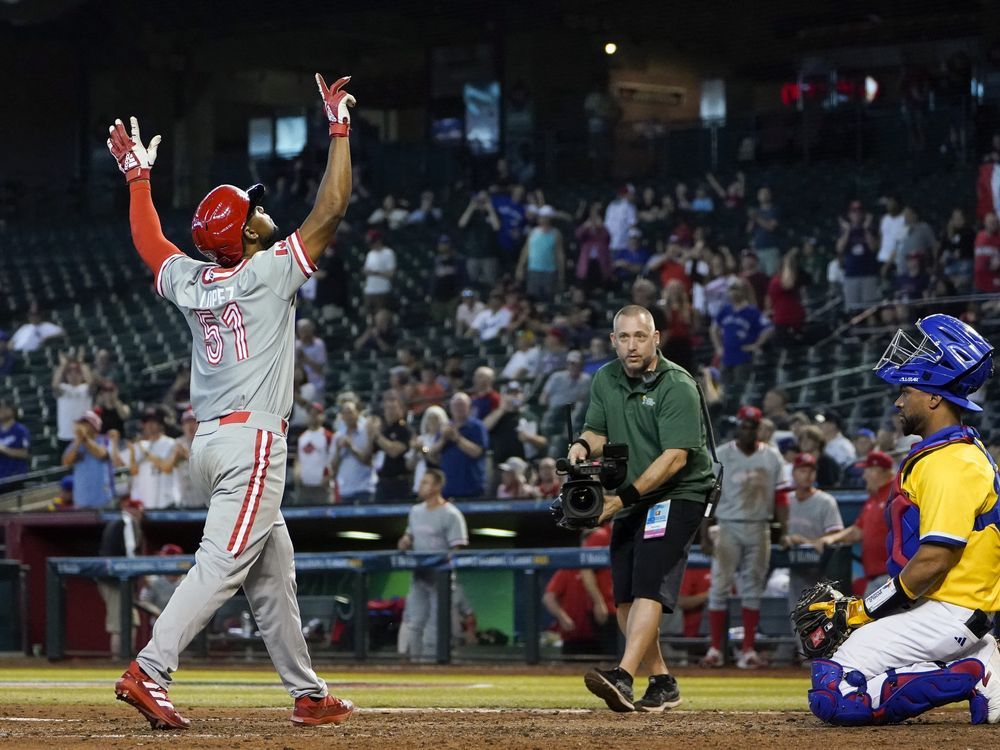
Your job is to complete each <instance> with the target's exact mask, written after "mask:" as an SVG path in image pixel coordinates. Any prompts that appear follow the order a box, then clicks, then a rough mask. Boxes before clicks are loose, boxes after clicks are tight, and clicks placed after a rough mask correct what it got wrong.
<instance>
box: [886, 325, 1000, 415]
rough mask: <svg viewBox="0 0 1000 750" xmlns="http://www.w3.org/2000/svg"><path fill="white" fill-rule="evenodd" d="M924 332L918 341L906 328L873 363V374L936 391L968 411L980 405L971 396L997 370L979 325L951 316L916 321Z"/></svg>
mask: <svg viewBox="0 0 1000 750" xmlns="http://www.w3.org/2000/svg"><path fill="white" fill-rule="evenodd" d="M917 328H918V329H919V330H920V332H921V333H922V334H923V335H924V338H923V340H922V341H920V342H919V343H916V342H914V341H913V340H912V339H911V338H910V337H909V336H907V335H906V334H905V333H903V331H902V330H899V331H896V335H895V336H893V337H892V342H891V343H890V344H889V347H888V348H887V349H886V350H885V352H884V353H883V354H882V358H881V359H880V360H879V362H878V364H877V365H875V374H876V375H878V376H879V377H880V378H882V380H884V381H885V382H887V383H892V384H893V385H900V386H903V385H908V386H910V387H912V388H916V389H917V390H918V391H925V392H927V393H936V394H938V395H939V396H941V397H942V398H945V399H947V400H948V401H951V402H952V403H953V404H957V405H958V406H961V407H962V408H963V409H969V410H970V411H982V409H981V408H980V407H979V406H978V405H977V404H975V403H973V402H972V401H970V400H969V399H968V396H969V394H970V393H973V392H974V391H977V390H979V389H980V388H981V387H982V386H983V384H984V383H985V382H986V380H987V379H988V378H989V377H990V376H991V375H992V374H993V347H992V346H991V345H990V342H989V341H987V340H986V339H984V338H983V337H982V336H980V335H979V333H977V332H976V330H975V329H974V328H973V327H972V326H969V325H966V324H965V323H963V322H962V321H960V320H958V319H957V318H953V317H952V316H951V315H942V314H935V315H928V316H927V317H925V318H921V319H920V320H918V321H917Z"/></svg>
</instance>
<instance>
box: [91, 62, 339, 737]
mask: <svg viewBox="0 0 1000 750" xmlns="http://www.w3.org/2000/svg"><path fill="white" fill-rule="evenodd" d="M349 80H350V79H349V77H345V78H341V79H339V80H338V81H336V82H335V83H334V84H333V86H331V87H329V88H327V85H326V83H325V81H324V80H323V78H322V76H320V75H318V74H317V76H316V82H317V85H318V86H319V90H320V94H321V96H322V97H323V104H324V107H325V110H326V114H327V118H328V119H329V122H330V135H331V143H330V149H329V155H328V159H327V164H326V171H325V173H324V175H323V178H322V181H321V183H320V186H319V191H318V193H317V196H316V203H315V205H314V206H313V209H312V211H311V212H310V214H309V215H308V216H307V217H306V219H305V221H303V223H302V226H301V227H300V228H299V229H298V230H297V231H295V232H292V233H291V234H290V235H288V236H287V237H285V238H284V239H281V235H279V234H278V229H277V227H276V226H275V224H274V222H273V221H272V219H271V217H270V216H268V214H267V213H266V212H265V211H264V208H263V206H261V199H262V197H263V194H264V187H263V185H254V186H253V187H251V188H250V189H249V190H246V191H244V190H240V189H239V188H236V187H233V186H232V185H222V186H220V187H217V188H215V189H214V190H212V191H211V192H210V193H209V194H208V195H207V196H206V197H205V198H204V199H203V200H202V202H201V204H200V205H199V206H198V208H197V210H196V211H195V216H194V220H193V222H192V235H193V237H194V242H195V245H196V246H197V247H198V249H199V250H200V251H201V252H202V254H204V255H205V256H207V257H208V258H209V259H210V260H211V261H213V262H211V263H205V262H200V261H196V260H193V259H191V258H189V257H188V256H186V255H184V254H183V253H181V252H180V250H178V249H177V247H175V246H174V245H173V244H171V243H170V242H169V241H168V240H167V239H166V238H164V236H163V234H162V232H161V230H160V223H159V219H158V217H157V214H156V210H155V208H154V207H153V202H152V198H151V195H150V182H149V174H150V168H151V167H152V166H153V163H154V161H155V159H156V149H157V146H158V145H159V142H160V137H159V136H156V137H155V138H153V139H152V140H151V141H150V143H149V147H148V148H146V147H144V146H143V144H142V140H141V138H140V135H139V124H138V122H137V121H136V119H135V118H134V117H133V118H131V137H130V135H129V133H127V132H126V130H125V126H124V125H123V124H122V122H121V121H120V120H116V121H115V124H114V125H113V126H112V127H111V128H110V134H111V135H110V138H109V139H108V148H109V149H110V150H111V153H112V155H113V156H114V157H115V159H116V160H117V161H118V165H119V168H120V169H121V171H122V172H123V173H124V174H125V179H126V182H127V183H128V187H129V195H130V205H129V222H130V225H131V229H132V239H133V241H134V243H135V246H136V249H137V250H138V252H139V255H140V256H141V257H142V259H143V261H145V263H146V264H147V265H148V266H149V267H150V269H151V270H152V271H153V273H154V275H155V277H156V291H157V292H158V293H159V294H160V295H162V296H163V297H164V298H166V299H167V300H169V301H170V302H172V303H174V304H175V305H176V306H177V307H178V309H180V311H181V312H182V313H183V314H184V317H185V318H186V319H187V321H188V325H189V326H190V328H191V333H192V335H193V337H194V341H193V346H192V354H191V401H192V406H193V409H194V413H195V416H196V418H197V419H198V422H199V426H198V430H197V432H196V433H195V438H194V441H193V443H192V446H191V473H192V481H194V482H195V483H199V484H201V485H203V486H204V488H205V496H206V497H210V498H211V502H210V505H209V509H208V517H207V518H206V520H205V529H204V533H203V536H202V539H201V543H200V546H199V547H198V551H197V553H196V555H195V565H194V567H193V568H191V570H190V572H189V573H188V574H187V576H186V577H185V579H184V581H183V583H181V585H180V586H179V587H178V588H177V591H176V592H175V593H174V595H173V597H171V599H170V602H169V603H168V604H167V606H166V607H165V608H164V610H163V613H162V614H161V615H160V617H159V618H158V619H157V621H156V625H155V626H154V628H153V636H152V639H151V640H150V642H149V643H148V644H147V645H146V647H145V648H144V649H142V651H141V652H140V653H139V655H138V656H137V657H136V659H135V661H133V662H132V663H131V664H130V665H129V668H128V670H126V672H125V673H124V674H123V675H122V676H121V678H120V679H119V680H118V682H117V683H116V684H115V693H116V695H117V697H118V699H119V700H123V701H125V702H127V703H129V704H131V705H132V706H134V707H135V708H137V709H138V710H139V712H140V713H141V714H143V716H145V717H146V718H147V719H148V720H149V723H150V725H151V726H152V727H153V728H155V729H186V728H187V727H188V726H189V722H188V720H187V719H185V718H184V717H183V716H181V715H180V714H179V713H178V712H177V710H176V709H175V708H174V706H173V704H172V703H171V702H170V699H169V698H168V696H167V688H168V687H169V685H170V682H171V674H172V673H173V672H174V671H175V670H176V669H177V666H178V656H179V654H180V653H181V651H183V650H184V648H185V647H186V646H187V645H188V643H190V642H191V640H192V639H193V638H194V637H195V635H197V634H198V632H200V631H201V630H202V629H203V628H204V627H205V626H206V625H207V624H208V622H209V620H210V619H211V618H212V616H213V615H214V614H215V612H216V611H217V610H218V608H219V607H220V606H221V605H222V604H223V603H224V602H225V601H226V600H228V599H229V598H230V597H231V596H232V595H233V594H234V593H235V592H236V590H237V589H238V588H240V586H242V587H243V591H244V592H245V593H246V596H247V599H248V601H249V603H250V607H251V609H252V610H253V615H254V618H255V619H256V622H257V625H258V627H259V628H260V632H261V636H262V637H263V639H264V643H265V645H266V646H267V650H268V653H269V654H270V656H271V659H272V661H273V662H274V666H275V668H276V669H277V671H278V674H279V675H280V676H281V680H282V682H283V683H284V685H285V688H286V689H287V690H288V692H289V693H290V694H291V695H292V697H293V698H294V699H295V706H294V709H293V712H292V715H291V720H292V721H293V722H295V723H297V724H302V725H316V724H329V723H334V724H339V723H341V722H343V721H346V720H347V719H348V718H349V717H350V716H351V713H352V712H353V711H354V706H353V704H352V703H351V702H350V701H346V700H341V699H339V698H336V697H334V696H332V695H330V694H329V692H328V691H327V688H326V683H324V682H323V680H322V679H320V678H319V677H318V676H317V675H316V673H315V672H314V671H313V669H312V665H311V660H310V658H309V652H308V649H307V648H306V643H305V639H304V638H303V636H302V629H301V622H300V618H299V608H298V603H297V600H296V596H295V591H296V586H295V567H294V561H293V556H292V555H293V550H292V542H291V539H290V538H289V535H288V530H287V528H286V527H285V522H284V519H283V518H282V515H281V510H280V505H281V496H282V491H283V489H284V485H285V458H286V454H287V444H286V438H285V434H286V431H287V428H288V422H287V419H288V417H289V415H290V413H291V410H292V375H293V364H294V352H295V349H294V344H295V330H294V325H295V294H296V292H297V290H298V288H299V287H300V286H302V284H304V283H305V281H306V280H307V279H308V278H309V277H310V276H311V275H312V273H313V272H314V271H315V269H316V265H315V264H316V260H317V259H318V258H319V257H320V255H321V254H322V253H323V251H324V250H325V249H326V247H327V245H329V243H330V241H331V240H332V239H333V236H334V232H335V231H336V229H337V226H338V224H339V223H340V220H341V218H342V217H343V215H344V212H345V211H346V209H347V204H348V200H349V198H350V195H351V158H350V148H349V144H348V141H347V135H348V133H349V132H350V117H349V113H348V107H350V106H353V105H354V97H352V96H351V95H350V94H348V93H347V92H346V91H344V90H343V87H344V86H345V85H346V84H347V82H348V81H349Z"/></svg>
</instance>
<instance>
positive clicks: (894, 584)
mask: <svg viewBox="0 0 1000 750" xmlns="http://www.w3.org/2000/svg"><path fill="white" fill-rule="evenodd" d="M913 602H914V600H913V599H911V598H910V596H909V594H907V593H906V589H904V588H903V584H902V583H900V581H899V576H893V577H892V578H890V579H889V580H888V581H886V582H885V583H883V584H882V585H881V586H879V587H878V588H877V589H875V590H874V591H873V592H871V593H870V594H869V595H868V596H866V597H865V598H864V605H865V612H866V613H867V614H868V616H869V617H870V618H872V619H873V620H877V619H878V618H880V617H885V616H886V615H891V614H895V613H896V612H899V611H900V610H905V609H909V608H910V607H911V606H912V605H913Z"/></svg>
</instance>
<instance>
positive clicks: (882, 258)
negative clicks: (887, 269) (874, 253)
mask: <svg viewBox="0 0 1000 750" xmlns="http://www.w3.org/2000/svg"><path fill="white" fill-rule="evenodd" d="M878 234H879V250H878V261H879V263H882V264H883V266H884V265H885V264H888V263H889V262H890V261H892V260H894V258H895V257H896V251H897V250H898V249H899V248H900V247H901V246H902V244H903V240H904V239H905V238H906V221H905V218H904V216H903V207H902V206H900V205H899V199H898V198H896V197H895V196H893V195H890V196H889V197H888V198H886V202H885V215H884V216H882V220H881V221H880V222H879V225H878Z"/></svg>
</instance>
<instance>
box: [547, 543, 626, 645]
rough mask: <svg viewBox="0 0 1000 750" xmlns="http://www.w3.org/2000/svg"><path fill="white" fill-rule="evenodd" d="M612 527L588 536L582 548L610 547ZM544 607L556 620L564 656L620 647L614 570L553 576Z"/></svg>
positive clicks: (561, 573) (602, 569)
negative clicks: (614, 592)
mask: <svg viewBox="0 0 1000 750" xmlns="http://www.w3.org/2000/svg"><path fill="white" fill-rule="evenodd" d="M610 542H611V524H606V525H604V526H601V527H599V528H597V529H594V530H593V531H591V532H590V533H588V534H587V535H586V536H585V537H584V539H583V542H582V543H581V546H583V547H607V546H608V544H610ZM542 604H544V605H545V608H546V609H547V610H548V611H549V612H550V613H551V614H552V616H553V617H554V618H555V619H556V627H557V629H558V631H559V633H560V635H561V636H562V641H563V646H562V650H563V653H564V654H614V653H616V652H617V648H618V632H617V622H616V619H615V611H616V610H615V599H614V594H613V593H612V588H611V569H610V568H601V569H600V570H589V569H581V570H575V569H566V570H558V571H556V574H555V575H554V576H552V579H551V580H550V581H549V584H548V586H546V587H545V595H544V596H543V597H542Z"/></svg>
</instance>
